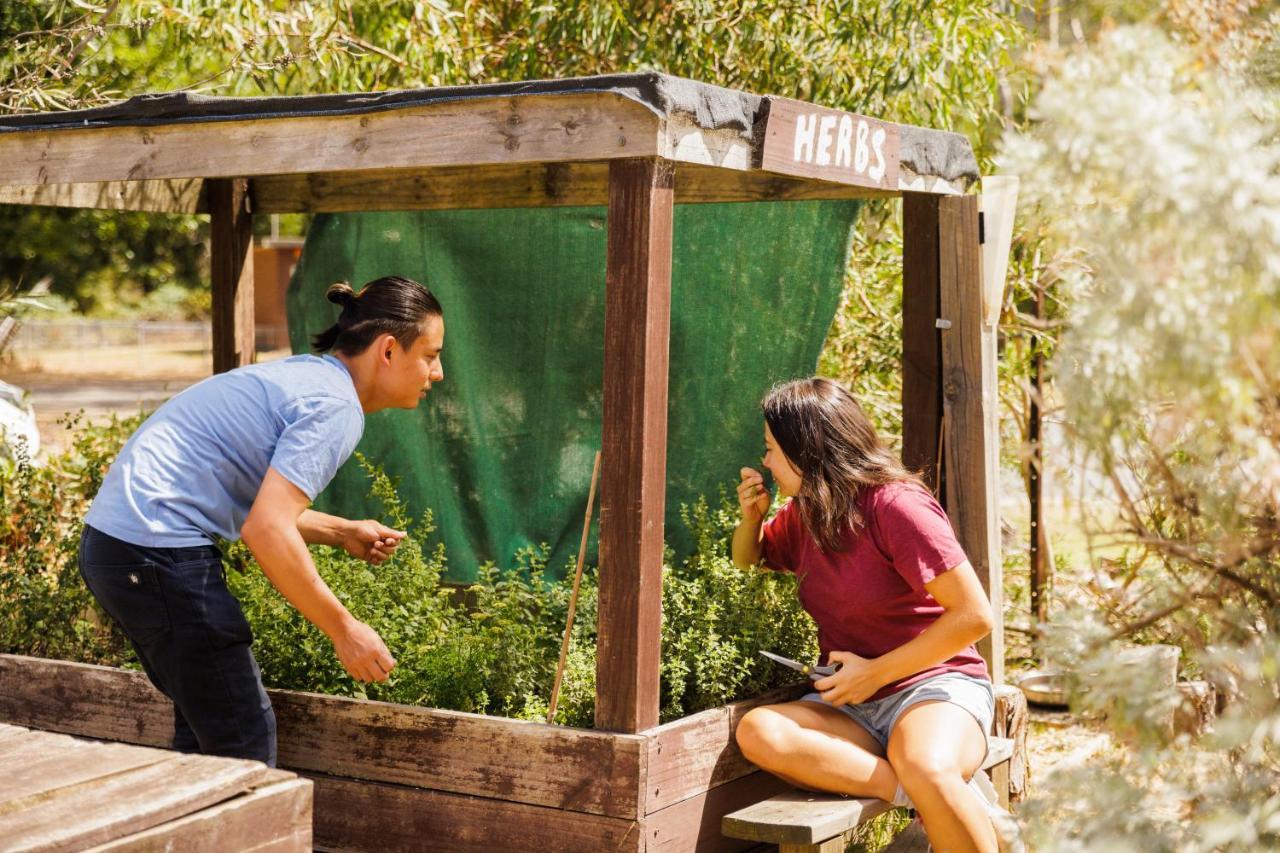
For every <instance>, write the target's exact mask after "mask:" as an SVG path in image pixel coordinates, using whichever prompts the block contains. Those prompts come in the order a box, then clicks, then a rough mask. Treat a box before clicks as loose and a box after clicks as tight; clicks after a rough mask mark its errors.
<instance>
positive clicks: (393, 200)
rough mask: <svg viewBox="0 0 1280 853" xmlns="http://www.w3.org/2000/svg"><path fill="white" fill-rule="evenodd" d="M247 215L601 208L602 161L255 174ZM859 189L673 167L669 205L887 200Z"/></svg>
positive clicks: (604, 197)
mask: <svg viewBox="0 0 1280 853" xmlns="http://www.w3.org/2000/svg"><path fill="white" fill-rule="evenodd" d="M251 184H252V195H253V203H254V212H255V213H257V214H265V213H304V212H305V213H314V212H321V211H323V212H344V211H370V210H455V209H493V208H523V207H572V206H577V205H604V204H607V203H608V200H609V164H608V163H607V162H606V161H596V162H588V163H502V164H498V165H490V166H443V167H437V168H432V169H381V170H366V171H359V172H316V173H312V174H309V175H263V176H260V177H256V178H254V179H253V180H252V182H251ZM892 195H893V194H892V193H889V192H885V191H879V190H872V189H868V188H865V187H857V186H849V185H844V184H832V183H827V182H824V181H810V180H803V179H797V178H787V177H782V176H779V175H770V174H766V173H763V172H740V171H736V170H732V169H723V168H718V167H713V166H705V165H685V164H681V166H680V169H679V172H678V174H677V175H676V179H675V202H676V204H701V203H707V202H749V201H813V200H823V199H850V198H888V197H891V196H892Z"/></svg>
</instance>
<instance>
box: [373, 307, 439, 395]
mask: <svg viewBox="0 0 1280 853" xmlns="http://www.w3.org/2000/svg"><path fill="white" fill-rule="evenodd" d="M443 349H444V318H443V317H434V316H433V317H428V318H427V320H426V321H425V322H424V323H423V330H422V334H420V335H418V337H417V338H416V339H414V342H413V343H412V344H411V345H410V346H409V348H408V349H405V348H404V347H401V346H400V344H399V343H398V342H396V343H395V344H394V345H393V355H392V358H391V363H390V365H389V370H388V371H387V376H386V384H387V388H386V390H387V392H388V394H387V395H388V397H390V398H391V399H392V400H394V401H395V402H393V403H392V404H391V405H392V406H395V407H396V408H401V409H412V408H415V407H416V406H417V405H418V403H419V402H420V401H421V400H422V398H424V397H426V396H427V392H428V391H430V390H431V383H433V382H439V381H441V380H443V379H444V364H443V362H441V360H440V358H441V350H443Z"/></svg>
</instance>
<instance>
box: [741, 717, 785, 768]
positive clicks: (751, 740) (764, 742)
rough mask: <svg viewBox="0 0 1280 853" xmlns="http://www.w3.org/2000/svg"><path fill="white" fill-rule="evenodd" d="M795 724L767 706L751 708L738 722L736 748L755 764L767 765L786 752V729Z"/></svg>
mask: <svg viewBox="0 0 1280 853" xmlns="http://www.w3.org/2000/svg"><path fill="white" fill-rule="evenodd" d="M794 726H795V723H794V722H792V721H791V720H790V719H788V718H787V717H786V716H784V715H782V714H780V713H778V712H777V711H775V710H773V709H772V707H771V706H769V705H762V706H760V707H759V708H752V709H751V710H750V711H748V712H747V713H746V715H745V716H743V718H742V719H741V720H740V721H738V728H737V730H736V731H735V733H734V737H735V738H736V739H737V741H738V748H739V749H741V750H742V754H743V755H745V756H746V757H747V759H748V760H750V761H752V762H754V763H755V764H761V765H763V764H767V763H769V760H770V759H771V758H772V757H773V756H776V755H779V754H781V753H783V752H785V751H786V743H787V739H788V729H789V728H792V727H794Z"/></svg>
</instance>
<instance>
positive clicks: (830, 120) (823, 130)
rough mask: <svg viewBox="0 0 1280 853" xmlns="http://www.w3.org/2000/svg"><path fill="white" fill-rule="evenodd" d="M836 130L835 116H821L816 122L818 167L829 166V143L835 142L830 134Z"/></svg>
mask: <svg viewBox="0 0 1280 853" xmlns="http://www.w3.org/2000/svg"><path fill="white" fill-rule="evenodd" d="M835 129H836V117H835V116H823V117H822V118H821V119H819V120H818V157H817V160H816V161H815V162H816V163H817V164H818V165H819V166H830V165H831V143H832V142H834V141H835V139H834V138H833V137H832V135H831V134H832V132H833V131H834V130H835Z"/></svg>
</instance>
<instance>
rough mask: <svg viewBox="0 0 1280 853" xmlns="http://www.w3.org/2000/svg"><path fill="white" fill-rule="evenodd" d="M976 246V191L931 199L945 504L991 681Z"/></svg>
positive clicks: (992, 497)
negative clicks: (973, 582)
mask: <svg viewBox="0 0 1280 853" xmlns="http://www.w3.org/2000/svg"><path fill="white" fill-rule="evenodd" d="M981 249H982V246H981V244H980V243H979V242H978V199H977V197H976V196H959V197H946V198H942V199H939V201H938V280H939V293H940V298H939V305H940V308H941V316H942V317H943V318H945V319H947V320H949V321H950V323H951V327H950V328H949V329H946V330H945V331H944V332H943V334H942V376H943V388H942V397H943V411H944V413H945V416H946V419H947V441H946V447H945V451H944V452H945V456H946V463H945V465H946V495H947V500H946V509H947V515H948V516H949V517H950V519H951V524H952V526H953V527H954V528H955V531H956V537H957V538H958V539H959V541H960V545H961V547H963V548H964V552H965V554H966V556H968V558H969V562H970V563H971V564H972V565H973V569H974V571H975V572H976V573H977V576H978V579H979V580H980V581H981V582H982V587H983V589H984V590H986V592H987V595H988V596H989V598H990V601H991V610H992V613H993V614H995V616H996V619H995V627H994V628H993V629H992V632H991V634H990V635H989V636H987V637H985V638H984V639H983V640H981V641H980V642H979V644H978V651H979V652H980V653H981V654H982V656H983V657H984V658H985V659H986V661H987V668H988V670H989V671H990V673H991V680H992V681H993V682H994V683H996V684H1000V683H1002V682H1003V681H1004V631H1003V620H1002V619H1001V614H1002V613H1003V612H1004V607H1003V605H1004V594H1003V587H1002V577H1003V573H1002V565H1001V562H1000V537H999V523H1000V522H999V509H998V503H999V502H998V491H997V485H996V482H995V476H996V462H997V460H996V459H995V454H996V453H997V451H998V447H997V444H996V440H997V437H996V435H995V418H994V414H995V409H996V405H997V403H998V400H997V397H996V391H997V389H996V371H995V357H996V353H995V329H994V328H987V327H986V326H985V324H984V323H983V320H982V252H981Z"/></svg>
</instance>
